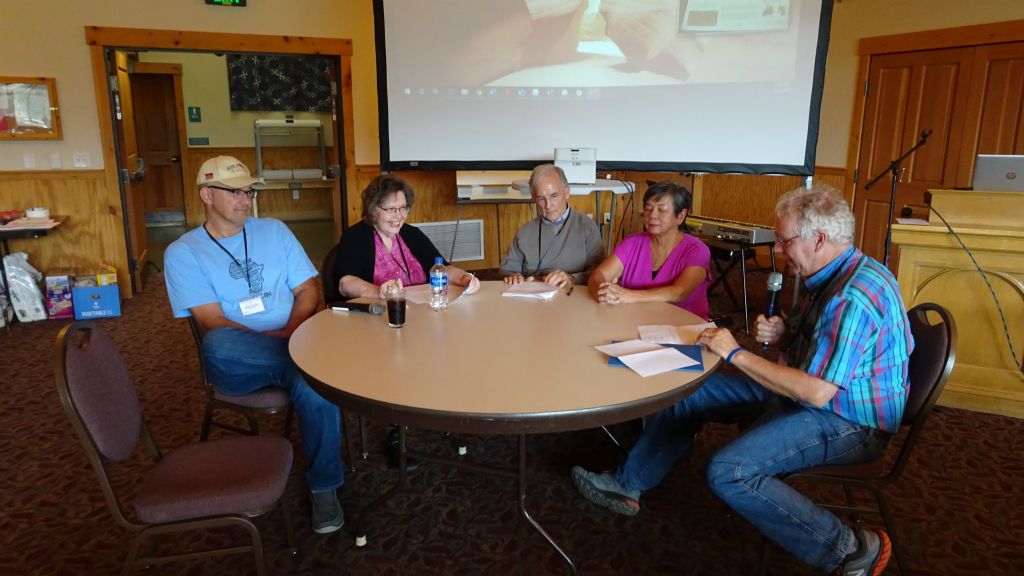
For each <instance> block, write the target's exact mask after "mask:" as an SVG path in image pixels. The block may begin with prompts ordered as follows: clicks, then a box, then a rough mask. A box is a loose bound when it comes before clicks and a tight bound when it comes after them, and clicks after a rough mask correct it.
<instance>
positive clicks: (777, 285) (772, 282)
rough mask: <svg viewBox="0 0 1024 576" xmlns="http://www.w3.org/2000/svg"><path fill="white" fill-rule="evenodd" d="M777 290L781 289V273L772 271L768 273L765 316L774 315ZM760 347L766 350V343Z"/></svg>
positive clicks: (777, 295)
mask: <svg viewBox="0 0 1024 576" xmlns="http://www.w3.org/2000/svg"><path fill="white" fill-rule="evenodd" d="M779 290H782V274H780V273H778V272H772V273H771V274H769V275H768V309H767V310H766V312H765V315H764V317H765V318H771V317H772V316H775V305H776V303H777V302H778V300H779ZM762 348H763V349H764V350H767V349H768V343H767V342H764V343H763V344H762Z"/></svg>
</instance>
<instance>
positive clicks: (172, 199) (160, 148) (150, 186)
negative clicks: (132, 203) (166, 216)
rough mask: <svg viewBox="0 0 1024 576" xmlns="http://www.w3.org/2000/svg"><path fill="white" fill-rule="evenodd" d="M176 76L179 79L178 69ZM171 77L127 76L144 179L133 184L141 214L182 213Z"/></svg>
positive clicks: (176, 124)
mask: <svg viewBox="0 0 1024 576" xmlns="http://www.w3.org/2000/svg"><path fill="white" fill-rule="evenodd" d="M175 68H178V70H179V71H178V75H179V76H180V67H175ZM174 81H175V78H174V74H154V73H138V72H136V73H134V74H132V75H131V84H132V86H131V92H132V104H133V107H134V109H135V134H136V137H137V139H138V148H139V157H140V158H142V162H143V165H144V166H145V177H144V178H143V179H142V180H140V181H138V182H136V183H135V186H136V187H138V188H139V195H140V196H141V197H142V198H143V204H144V208H145V212H146V213H147V214H148V213H151V212H180V213H181V216H182V219H184V214H185V197H184V195H183V194H184V192H183V190H182V175H181V149H180V141H179V137H178V121H179V112H178V110H177V103H176V100H175V93H174V92H175V90H174Z"/></svg>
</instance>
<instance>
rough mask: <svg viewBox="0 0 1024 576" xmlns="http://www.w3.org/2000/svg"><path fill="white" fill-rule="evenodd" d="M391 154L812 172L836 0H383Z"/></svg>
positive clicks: (420, 159)
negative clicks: (566, 151)
mask: <svg viewBox="0 0 1024 576" xmlns="http://www.w3.org/2000/svg"><path fill="white" fill-rule="evenodd" d="M374 11H375V26H376V42H377V78H378V96H379V106H380V108H379V117H380V142H381V164H382V166H383V168H384V169H386V170H398V169H430V168H438V169H465V170H489V169H529V168H531V167H533V166H534V165H536V164H538V163H541V162H545V161H551V159H552V155H553V150H554V149H555V148H595V149H596V150H597V160H598V169H599V170H646V171H679V172H738V173H755V174H797V175H807V174H811V173H812V172H813V167H814V153H815V146H816V144H817V139H818V111H819V106H820V100H821V91H822V79H823V76H824V67H825V54H826V51H827V46H828V33H829V24H830V21H831V13H832V2H831V0H589V1H588V0H486V1H482V0H432V1H429V2H428V1H423V0H375V1H374Z"/></svg>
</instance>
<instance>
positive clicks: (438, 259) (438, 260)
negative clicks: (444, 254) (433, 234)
mask: <svg viewBox="0 0 1024 576" xmlns="http://www.w3.org/2000/svg"><path fill="white" fill-rule="evenodd" d="M442 262H444V259H443V258H441V257H440V256H437V257H435V258H434V264H440V263H442Z"/></svg>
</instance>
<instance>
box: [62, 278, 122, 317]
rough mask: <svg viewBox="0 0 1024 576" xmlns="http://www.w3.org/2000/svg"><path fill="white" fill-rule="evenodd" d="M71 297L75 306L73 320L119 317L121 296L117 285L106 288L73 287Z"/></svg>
mask: <svg viewBox="0 0 1024 576" xmlns="http://www.w3.org/2000/svg"><path fill="white" fill-rule="evenodd" d="M71 295H72V298H73V300H74V306H75V320H91V319H94V318H111V317H114V316H120V315H121V294H120V292H118V290H117V284H110V285H107V286H88V287H81V288H80V287H77V286H76V287H74V288H72V289H71Z"/></svg>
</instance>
